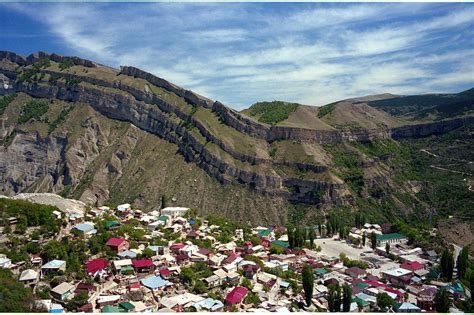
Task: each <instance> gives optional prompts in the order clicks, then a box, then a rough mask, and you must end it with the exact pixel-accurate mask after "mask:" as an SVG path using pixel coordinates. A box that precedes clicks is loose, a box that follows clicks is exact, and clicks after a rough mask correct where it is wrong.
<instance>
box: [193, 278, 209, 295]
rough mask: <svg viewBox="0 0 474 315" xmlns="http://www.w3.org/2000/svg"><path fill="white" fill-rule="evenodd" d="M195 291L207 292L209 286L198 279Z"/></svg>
mask: <svg viewBox="0 0 474 315" xmlns="http://www.w3.org/2000/svg"><path fill="white" fill-rule="evenodd" d="M193 292H194V293H197V294H203V293H206V292H207V286H206V284H205V283H204V281H202V280H197V281H196V283H195V284H194V287H193Z"/></svg>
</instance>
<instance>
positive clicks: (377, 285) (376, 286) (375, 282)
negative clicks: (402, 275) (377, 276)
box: [364, 280, 387, 288]
mask: <svg viewBox="0 0 474 315" xmlns="http://www.w3.org/2000/svg"><path fill="white" fill-rule="evenodd" d="M364 283H367V284H368V285H370V286H371V287H375V288H378V287H384V288H386V287H387V285H386V284H385V283H382V282H379V281H374V280H366V281H364Z"/></svg>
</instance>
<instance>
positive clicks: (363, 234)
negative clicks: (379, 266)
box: [362, 232, 366, 247]
mask: <svg viewBox="0 0 474 315" xmlns="http://www.w3.org/2000/svg"><path fill="white" fill-rule="evenodd" d="M365 241H366V236H365V232H364V233H362V246H364V247H365Z"/></svg>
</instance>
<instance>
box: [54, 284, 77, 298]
mask: <svg viewBox="0 0 474 315" xmlns="http://www.w3.org/2000/svg"><path fill="white" fill-rule="evenodd" d="M74 288H75V287H74V286H73V285H72V284H70V283H67V282H63V283H61V284H59V285H57V286H55V287H54V288H52V289H51V292H54V293H57V294H61V295H62V294H64V293H66V292H68V291H71V290H72V289H74Z"/></svg>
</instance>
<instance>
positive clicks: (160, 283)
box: [141, 276, 169, 290]
mask: <svg viewBox="0 0 474 315" xmlns="http://www.w3.org/2000/svg"><path fill="white" fill-rule="evenodd" d="M141 283H142V284H143V285H144V286H145V287H147V288H150V289H152V290H153V289H158V288H162V287H165V286H166V285H167V284H168V283H169V282H168V281H166V280H163V279H162V278H161V277H157V276H149V277H147V278H145V279H142V280H141Z"/></svg>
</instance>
